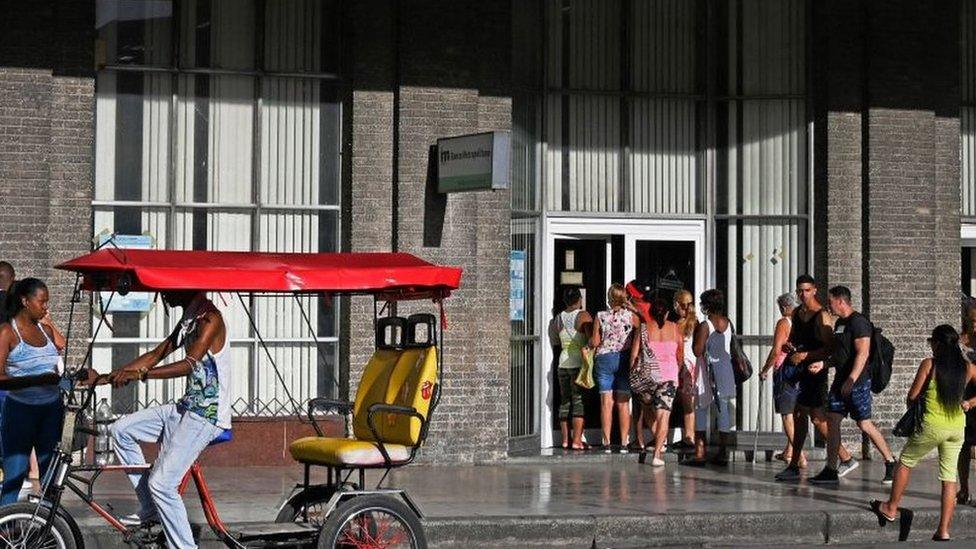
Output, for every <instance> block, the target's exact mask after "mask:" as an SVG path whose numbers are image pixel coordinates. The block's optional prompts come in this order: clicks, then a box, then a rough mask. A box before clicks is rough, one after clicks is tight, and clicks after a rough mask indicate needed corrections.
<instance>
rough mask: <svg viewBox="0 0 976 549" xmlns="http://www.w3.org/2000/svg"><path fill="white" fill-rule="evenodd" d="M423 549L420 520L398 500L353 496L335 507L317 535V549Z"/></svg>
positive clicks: (424, 539)
mask: <svg viewBox="0 0 976 549" xmlns="http://www.w3.org/2000/svg"><path fill="white" fill-rule="evenodd" d="M353 548H356V549H366V548H369V549H427V536H425V535H424V528H423V526H421V524H420V519H419V518H418V517H417V514H416V513H414V511H413V510H412V509H410V508H409V507H407V506H406V505H405V504H404V503H403V502H402V501H400V500H399V499H395V498H392V497H389V496H383V495H366V496H357V497H353V498H352V499H348V500H346V501H345V502H343V503H341V504H340V505H339V506H338V507H336V509H335V511H333V512H332V513H331V514H330V515H329V517H328V518H327V519H326V521H325V524H324V525H323V526H322V530H321V531H320V533H319V543H318V549H353Z"/></svg>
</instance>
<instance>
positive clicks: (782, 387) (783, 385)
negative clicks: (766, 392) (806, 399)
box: [773, 368, 800, 415]
mask: <svg viewBox="0 0 976 549" xmlns="http://www.w3.org/2000/svg"><path fill="white" fill-rule="evenodd" d="M785 378H786V376H785V375H784V373H783V369H782V368H777V369H776V371H775V372H774V373H773V404H774V405H775V406H776V413H777V414H780V415H783V414H792V413H793V409H794V408H796V399H797V397H799V396H800V386H799V384H797V383H796V382H795V381H793V382H790V381H787V380H786V379H785Z"/></svg>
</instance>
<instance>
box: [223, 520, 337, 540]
mask: <svg viewBox="0 0 976 549" xmlns="http://www.w3.org/2000/svg"><path fill="white" fill-rule="evenodd" d="M316 535H318V530H317V529H316V528H315V527H314V526H312V525H311V524H308V523H301V522H268V523H263V522H262V523H259V524H249V525H247V527H245V528H244V529H242V530H241V531H239V532H237V533H236V537H237V540H238V541H257V540H260V541H287V540H303V539H311V538H314V537H315V536H316Z"/></svg>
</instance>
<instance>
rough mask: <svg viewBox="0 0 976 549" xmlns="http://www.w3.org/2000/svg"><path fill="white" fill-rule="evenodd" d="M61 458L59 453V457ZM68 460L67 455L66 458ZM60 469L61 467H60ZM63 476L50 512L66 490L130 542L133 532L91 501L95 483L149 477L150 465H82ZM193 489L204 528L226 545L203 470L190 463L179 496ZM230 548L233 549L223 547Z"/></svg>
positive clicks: (74, 467)
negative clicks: (118, 476) (114, 475)
mask: <svg viewBox="0 0 976 549" xmlns="http://www.w3.org/2000/svg"><path fill="white" fill-rule="evenodd" d="M62 454H63V453H62ZM68 459H69V460H70V454H69V455H68ZM62 466H63V465H62ZM64 469H65V473H64V474H63V476H62V475H59V478H63V480H62V481H61V482H60V483H59V484H56V485H55V486H54V489H55V490H56V493H57V494H58V496H57V497H56V498H54V499H55V502H56V503H55V502H52V511H53V512H57V508H58V507H59V506H60V499H61V498H60V495H61V494H62V493H63V492H64V489H65V488H67V489H68V490H70V491H71V492H73V493H74V494H75V495H76V496H78V498H79V499H81V500H82V501H84V502H85V504H87V505H88V507H89V508H90V509H91V510H92V511H94V512H95V514H97V515H98V516H100V517H102V518H103V519H105V522H107V523H108V524H109V525H111V526H112V527H113V528H115V529H116V530H118V531H119V533H120V534H122V535H123V536H124V537H125V539H126V541H129V540H131V539H132V536H133V535H134V534H135V533H136V532H135V531H133V530H131V529H129V528H127V527H126V526H125V525H124V524H122V523H121V522H119V520H118V519H116V518H115V517H114V516H113V515H112V514H111V513H110V512H109V511H108V510H106V509H105V508H104V507H102V506H101V505H100V504H99V503H98V502H97V501H95V496H94V490H95V482H96V481H97V480H98V478H99V477H100V476H101V475H102V473H106V472H115V471H118V472H123V473H133V472H141V473H143V474H149V471H150V470H151V469H152V465H150V464H143V465H82V466H73V465H71V464H70V463H69V464H67V466H66V467H64ZM85 473H90V476H88V477H85V476H83V475H84V474H85ZM191 480H192V481H193V484H194V485H195V487H196V490H197V495H198V496H199V498H200V505H201V506H202V507H203V512H204V516H205V517H206V519H207V524H208V525H209V526H210V528H211V529H212V530H213V531H214V533H215V534H217V536H219V537H220V539H221V540H223V541H224V542H225V543H227V542H228V541H229V536H230V534H229V533H228V531H227V527H226V526H225V525H224V523H223V521H222V520H221V519H220V514H219V513H218V512H217V506H216V504H215V503H214V501H213V497H212V496H211V494H210V487H209V486H208V485H207V480H206V478H205V477H204V475H203V468H202V467H201V466H200V464H199V463H194V464H193V465H192V466H191V467H190V470H189V471H187V473H186V476H185V477H183V481H182V482H181V483H180V489H179V492H180V495H183V494H184V493H185V492H186V488H187V487H188V485H189V483H190V481H191ZM227 545H228V546H230V547H236V545H231V544H230V543H228V544H227Z"/></svg>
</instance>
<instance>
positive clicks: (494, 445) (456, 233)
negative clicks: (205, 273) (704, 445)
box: [348, 1, 511, 462]
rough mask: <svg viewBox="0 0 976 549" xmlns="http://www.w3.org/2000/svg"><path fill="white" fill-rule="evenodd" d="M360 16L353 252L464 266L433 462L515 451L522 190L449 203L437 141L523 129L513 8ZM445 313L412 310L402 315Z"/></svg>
mask: <svg viewBox="0 0 976 549" xmlns="http://www.w3.org/2000/svg"><path fill="white" fill-rule="evenodd" d="M367 4H368V5H363V6H354V7H352V8H351V12H350V14H349V15H348V17H349V19H350V21H349V24H350V29H352V31H351V32H352V33H353V36H352V37H351V43H352V47H351V49H350V50H349V51H348V54H349V55H351V56H352V60H351V64H352V67H353V68H352V72H353V74H352V75H351V80H352V86H353V92H352V100H351V102H352V105H351V108H352V110H353V115H352V129H351V139H352V151H351V153H352V168H351V173H350V174H349V176H348V177H349V179H350V180H351V182H352V191H351V192H352V196H351V202H352V204H351V206H350V208H351V218H352V219H351V224H350V229H349V231H350V233H351V241H350V245H351V249H353V250H389V249H391V248H393V247H395V248H396V249H397V250H399V251H404V252H410V253H414V254H417V255H418V256H420V257H422V258H424V259H427V260H429V261H433V262H435V263H443V264H448V265H456V266H460V267H461V268H463V269H464V277H463V279H462V288H461V290H460V291H458V292H456V293H455V294H454V295H453V296H452V297H451V298H450V299H449V300H448V301H447V305H446V308H447V315H448V322H449V327H448V330H447V332H446V334H445V353H444V364H445V367H444V386H443V389H444V391H443V397H442V400H441V402H440V406H439V408H438V409H437V411H436V413H435V416H434V422H433V425H432V429H431V433H430V437H429V439H428V444H427V446H426V447H425V448H424V450H423V452H422V458H423V459H426V460H430V461H447V462H470V461H479V460H495V459H500V458H502V457H504V455H505V452H506V448H507V430H508V424H507V421H508V392H509V388H508V337H509V324H508V307H507V303H506V299H507V294H508V276H507V270H508V250H509V247H510V236H509V217H510V213H509V194H508V192H507V191H504V192H494V193H491V192H480V193H463V194H454V195H450V196H448V197H446V198H445V197H442V196H439V195H436V193H434V192H433V191H432V189H431V188H430V185H431V184H432V174H433V172H432V170H431V166H430V160H431V157H430V150H431V146H432V145H434V144H435V142H436V140H437V138H439V137H446V136H451V135H460V134H466V133H475V132H479V131H487V130H494V129H509V127H510V126H511V100H510V97H509V94H507V93H506V91H505V88H506V86H507V85H508V84H507V82H508V78H509V73H510V70H509V69H508V62H509V61H508V60H509V55H508V51H509V43H510V41H509V38H508V36H509V12H508V10H509V4H508V3H507V2H497V1H496V2H467V1H466V2H455V3H452V4H451V5H450V7H449V8H445V6H444V5H439V6H433V5H430V4H429V3H423V2H404V3H403V4H402V6H401V7H400V9H399V11H397V10H396V8H395V7H394V4H393V3H388V2H379V1H377V2H370V3H367ZM421 309H422V310H426V311H432V309H431V308H430V307H429V305H424V306H418V305H416V304H409V305H407V304H404V305H401V309H400V311H399V314H401V315H405V314H409V313H410V312H413V311H417V310H421ZM371 313H372V304H371V302H369V301H368V300H354V302H353V304H352V307H351V314H352V318H351V319H350V321H349V322H350V325H349V330H348V338H349V339H348V340H349V342H350V351H349V370H350V379H351V380H352V384H351V386H350V393H353V392H354V390H355V389H354V387H355V383H356V381H357V380H358V377H359V374H360V373H361V370H362V365H363V364H364V362H365V361H366V359H367V358H368V354H369V353H368V351H369V350H370V349H371V347H372V337H371V331H370V323H369V318H370V317H369V314H371Z"/></svg>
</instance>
